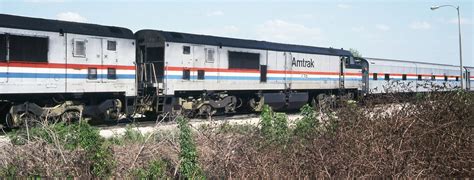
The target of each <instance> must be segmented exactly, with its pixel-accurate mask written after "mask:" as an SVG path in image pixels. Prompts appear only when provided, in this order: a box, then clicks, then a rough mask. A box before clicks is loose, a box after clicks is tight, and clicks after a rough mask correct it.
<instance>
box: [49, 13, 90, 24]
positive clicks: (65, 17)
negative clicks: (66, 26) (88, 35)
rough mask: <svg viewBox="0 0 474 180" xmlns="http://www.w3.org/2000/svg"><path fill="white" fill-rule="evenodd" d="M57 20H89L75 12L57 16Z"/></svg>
mask: <svg viewBox="0 0 474 180" xmlns="http://www.w3.org/2000/svg"><path fill="white" fill-rule="evenodd" d="M56 19H59V20H62V21H74V22H86V21H87V19H86V18H85V17H82V16H81V15H79V14H77V13H74V12H62V13H59V14H57V15H56Z"/></svg>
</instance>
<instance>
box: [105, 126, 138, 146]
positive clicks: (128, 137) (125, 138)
mask: <svg viewBox="0 0 474 180" xmlns="http://www.w3.org/2000/svg"><path fill="white" fill-rule="evenodd" d="M145 139H146V136H145V135H143V134H142V133H141V132H140V131H139V130H137V129H136V126H135V125H128V124H127V126H126V127H125V132H124V134H123V135H121V136H114V137H112V138H110V139H108V141H109V142H111V143H112V144H116V145H125V144H128V143H143V142H145Z"/></svg>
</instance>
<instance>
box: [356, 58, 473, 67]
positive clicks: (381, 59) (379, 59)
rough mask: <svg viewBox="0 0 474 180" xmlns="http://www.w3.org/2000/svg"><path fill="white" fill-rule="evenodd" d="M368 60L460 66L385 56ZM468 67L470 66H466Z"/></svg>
mask: <svg viewBox="0 0 474 180" xmlns="http://www.w3.org/2000/svg"><path fill="white" fill-rule="evenodd" d="M364 58H365V59H366V60H369V61H370V60H375V61H389V62H401V63H416V64H424V65H435V66H450V67H459V66H457V65H452V64H440V63H430V62H422V61H409V60H401V59H384V58H371V57H364ZM464 67H468V66H464Z"/></svg>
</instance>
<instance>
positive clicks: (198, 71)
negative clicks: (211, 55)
mask: <svg viewBox="0 0 474 180" xmlns="http://www.w3.org/2000/svg"><path fill="white" fill-rule="evenodd" d="M204 50H205V48H204V46H200V45H193V46H192V55H193V63H192V69H191V80H193V81H197V80H204V77H205V73H206V72H205V71H204V70H203V69H204V67H205V66H204V63H205V59H204V57H205V51H204Z"/></svg>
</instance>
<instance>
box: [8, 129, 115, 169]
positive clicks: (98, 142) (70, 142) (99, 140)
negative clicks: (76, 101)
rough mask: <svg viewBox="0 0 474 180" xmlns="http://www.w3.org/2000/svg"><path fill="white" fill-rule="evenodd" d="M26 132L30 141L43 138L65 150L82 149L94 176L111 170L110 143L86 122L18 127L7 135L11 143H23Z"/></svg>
mask: <svg viewBox="0 0 474 180" xmlns="http://www.w3.org/2000/svg"><path fill="white" fill-rule="evenodd" d="M28 134H29V139H30V140H31V141H35V140H43V141H46V142H47V143H50V144H54V145H56V146H61V147H62V148H64V149H66V150H76V149H78V148H81V149H83V150H84V151H85V152H86V154H87V160H88V161H89V162H90V170H91V172H92V174H93V175H95V176H98V177H104V176H108V175H110V173H111V172H112V169H113V167H114V161H113V156H112V152H111V151H110V149H109V146H110V145H109V143H106V141H105V139H104V138H103V137H102V136H100V134H99V129H98V128H95V127H92V126H91V125H89V124H88V123H87V122H84V121H80V122H78V123H73V124H66V123H63V122H60V123H54V124H45V125H43V126H41V127H34V128H30V129H29V131H28V133H27V131H26V129H20V130H18V131H14V132H11V133H10V134H9V136H10V138H11V142H12V143H13V144H15V145H23V144H25V143H27V139H28Z"/></svg>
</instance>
